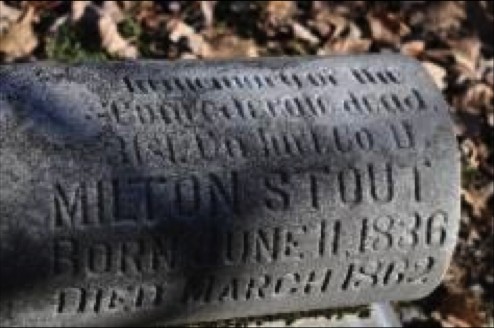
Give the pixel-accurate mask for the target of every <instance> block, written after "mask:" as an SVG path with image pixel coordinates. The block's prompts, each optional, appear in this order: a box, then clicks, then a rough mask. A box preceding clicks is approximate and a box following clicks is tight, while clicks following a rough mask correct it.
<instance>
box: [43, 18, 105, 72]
mask: <svg viewBox="0 0 494 328" xmlns="http://www.w3.org/2000/svg"><path fill="white" fill-rule="evenodd" d="M99 42H100V40H99V38H98V37H94V36H91V35H89V33H88V32H87V31H85V30H84V29H82V28H81V27H79V26H77V25H69V24H67V23H65V24H63V25H62V26H60V28H59V29H58V30H57V32H56V33H55V35H53V36H49V37H47V38H46V40H45V52H46V56H47V58H49V59H52V60H56V61H60V62H66V63H77V62H84V61H103V60H107V59H109V58H110V57H109V55H108V54H107V53H106V52H105V51H104V50H103V49H101V47H100V45H99Z"/></svg>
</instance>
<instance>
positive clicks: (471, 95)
mask: <svg viewBox="0 0 494 328" xmlns="http://www.w3.org/2000/svg"><path fill="white" fill-rule="evenodd" d="M461 99H462V104H461V105H462V109H464V110H466V111H467V112H469V113H471V114H477V115H479V114H481V113H482V111H483V110H484V109H486V108H489V107H492V106H493V105H492V104H493V103H494V90H493V89H492V88H491V87H490V86H488V85H487V84H484V83H477V84H475V85H473V86H471V87H469V88H468V90H467V92H466V93H465V95H464V96H463V97H462V98H461Z"/></svg>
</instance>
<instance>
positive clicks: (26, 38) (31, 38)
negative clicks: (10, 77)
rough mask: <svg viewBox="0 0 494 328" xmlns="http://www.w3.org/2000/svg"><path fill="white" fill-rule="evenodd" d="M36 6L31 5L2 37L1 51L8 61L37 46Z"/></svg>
mask: <svg viewBox="0 0 494 328" xmlns="http://www.w3.org/2000/svg"><path fill="white" fill-rule="evenodd" d="M34 17H35V16H34V8H33V7H31V6H29V7H27V9H26V10H25V11H24V13H23V14H22V16H20V17H19V19H18V20H17V21H16V22H15V23H13V24H12V25H11V26H10V27H9V29H8V30H7V32H6V33H5V34H4V35H2V36H1V37H0V53H3V54H4V56H5V60H6V61H12V60H14V59H16V58H21V57H25V56H27V55H29V54H31V52H32V51H33V50H34V48H36V46H37V45H38V38H37V37H36V35H35V34H34V31H33V20H34Z"/></svg>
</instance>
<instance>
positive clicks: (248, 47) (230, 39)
mask: <svg viewBox="0 0 494 328" xmlns="http://www.w3.org/2000/svg"><path fill="white" fill-rule="evenodd" d="M208 41H209V44H210V46H211V53H210V58H238V57H258V56H259V53H258V51H257V46H256V44H255V43H254V41H253V40H247V39H242V38H239V37H238V36H236V35H231V34H219V35H213V36H211V37H209V38H208Z"/></svg>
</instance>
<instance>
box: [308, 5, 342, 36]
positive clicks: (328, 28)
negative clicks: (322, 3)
mask: <svg viewBox="0 0 494 328" xmlns="http://www.w3.org/2000/svg"><path fill="white" fill-rule="evenodd" d="M348 24H349V22H348V20H347V19H346V18H345V17H343V16H340V15H337V14H334V13H331V12H329V11H327V10H324V11H320V12H318V13H317V14H316V17H315V20H314V21H313V22H310V26H313V27H314V28H315V30H316V31H317V32H318V33H319V35H320V36H321V37H323V38H329V37H332V38H338V37H340V36H341V35H342V34H343V32H344V31H345V30H346V28H347V26H348Z"/></svg>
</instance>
